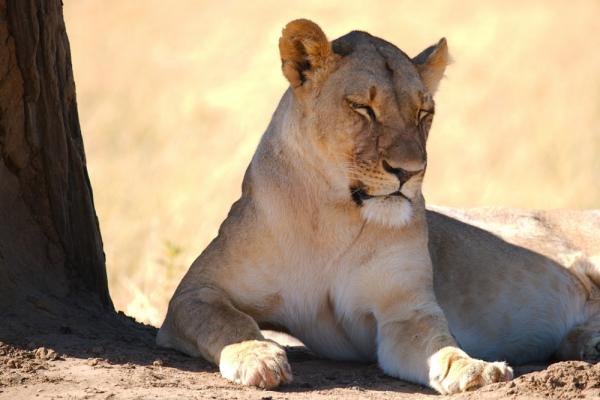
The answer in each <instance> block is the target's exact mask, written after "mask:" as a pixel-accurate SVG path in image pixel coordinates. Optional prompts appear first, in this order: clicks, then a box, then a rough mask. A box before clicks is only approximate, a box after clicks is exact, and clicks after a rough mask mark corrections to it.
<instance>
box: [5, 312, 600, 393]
mask: <svg viewBox="0 0 600 400" xmlns="http://www.w3.org/2000/svg"><path fill="white" fill-rule="evenodd" d="M70 321H72V323H69V324H68V325H65V324H64V323H59V322H57V324H55V325H54V327H53V328H52V329H50V330H47V329H46V330H45V331H44V332H36V331H35V329H30V330H29V332H28V333H27V334H25V335H23V334H15V332H23V329H27V325H26V324H24V323H23V322H22V321H19V323H18V324H19V326H16V325H15V324H12V325H11V321H10V319H4V320H3V321H2V325H3V326H1V327H0V399H240V400H242V399H257V400H275V399H434V398H437V399H442V398H443V397H441V396H438V395H436V394H435V393H434V392H433V391H432V390H430V389H428V388H425V387H422V386H418V385H414V384H410V383H407V382H403V381H399V380H396V379H393V378H390V377H387V376H385V375H384V374H383V373H382V372H381V371H379V370H378V368H377V367H376V366H375V365H364V364H353V363H339V362H331V361H326V360H321V359H318V358H317V357H315V356H314V355H312V354H311V353H309V352H307V351H306V350H305V349H304V348H301V347H288V354H289V358H290V361H291V364H292V369H293V371H294V382H293V383H292V384H290V385H288V386H285V387H283V388H281V389H280V390H277V391H265V390H259V389H254V388H246V387H241V386H237V385H234V384H231V383H229V382H227V381H226V380H225V379H223V378H221V377H220V375H219V373H218V370H217V368H216V367H214V366H212V365H210V364H209V363H207V362H205V361H203V360H199V359H192V358H189V357H187V356H184V355H182V354H179V353H177V352H174V351H168V350H164V349H159V348H157V347H156V346H155V345H154V335H155V334H156V328H154V327H150V326H147V325H141V324H138V323H136V322H135V321H134V320H133V319H131V318H129V317H126V316H124V315H123V314H120V315H118V316H116V317H115V316H112V317H110V318H96V317H85V318H79V319H70ZM32 331H33V332H32ZM99 332H102V334H99ZM11 333H12V334H11ZM516 373H517V375H518V377H517V378H516V379H515V380H514V381H512V382H509V383H505V384H497V385H492V386H489V387H485V388H482V389H480V390H478V391H475V392H470V393H466V394H461V395H456V396H453V397H451V398H452V399H469V400H473V399H505V398H511V399H588V398H589V399H591V398H600V364H596V365H591V364H588V363H584V362H562V363H556V364H552V365H550V366H549V367H547V368H546V366H543V365H542V366H527V367H519V368H517V369H516Z"/></svg>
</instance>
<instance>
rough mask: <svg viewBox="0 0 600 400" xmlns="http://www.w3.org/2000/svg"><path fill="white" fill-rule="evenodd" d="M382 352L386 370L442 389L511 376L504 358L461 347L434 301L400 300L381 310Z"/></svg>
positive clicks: (444, 391) (451, 390)
mask: <svg viewBox="0 0 600 400" xmlns="http://www.w3.org/2000/svg"><path fill="white" fill-rule="evenodd" d="M377 353H378V360H379V365H380V367H381V369H382V370H383V371H384V372H386V373H387V374H389V375H392V376H396V377H399V378H402V379H406V380H410V381H413V382H418V383H421V384H427V385H429V386H431V387H432V388H434V389H435V390H437V391H438V392H440V393H442V394H452V393H457V392H462V391H466V390H471V389H476V388H478V387H481V386H484V385H487V384H490V383H494V382H501V381H508V380H510V379H512V369H511V368H510V367H508V366H507V365H506V364H505V363H503V362H496V363H488V362H485V361H481V360H476V359H473V358H471V357H469V356H468V355H467V354H466V353H465V352H464V351H462V350H460V349H459V348H458V346H457V344H456V341H455V340H454V338H453V337H452V335H451V334H450V331H449V329H448V324H447V322H446V318H445V316H444V314H443V312H442V310H441V308H440V307H439V306H438V305H437V303H435V301H430V302H428V303H421V304H419V305H413V306H409V305H406V304H398V305H397V306H396V307H395V310H389V311H388V312H387V315H381V316H380V318H379V320H378V349H377Z"/></svg>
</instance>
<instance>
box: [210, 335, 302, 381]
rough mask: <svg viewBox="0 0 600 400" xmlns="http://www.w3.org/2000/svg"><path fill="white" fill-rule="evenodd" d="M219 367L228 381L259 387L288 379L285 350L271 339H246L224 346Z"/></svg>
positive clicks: (289, 372) (290, 371) (290, 376)
mask: <svg viewBox="0 0 600 400" xmlns="http://www.w3.org/2000/svg"><path fill="white" fill-rule="evenodd" d="M219 369H220V370H221V375H223V377H224V378H226V379H229V380H230V381H232V382H235V383H241V384H242V385H249V386H258V387H260V388H263V389H271V388H274V387H277V386H279V385H282V384H285V383H289V382H291V381H292V370H291V368H290V365H289V364H288V361H287V356H286V354H285V350H283V349H282V348H281V347H280V346H279V345H278V344H276V343H274V342H271V341H263V340H248V341H245V342H241V343H235V344H230V345H229V346H225V347H224V348H223V350H222V351H221V360H220V362H219Z"/></svg>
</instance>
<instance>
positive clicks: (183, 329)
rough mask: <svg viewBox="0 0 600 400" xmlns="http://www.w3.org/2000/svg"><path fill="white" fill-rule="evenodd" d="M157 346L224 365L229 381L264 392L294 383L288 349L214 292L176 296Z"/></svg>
mask: <svg viewBox="0 0 600 400" xmlns="http://www.w3.org/2000/svg"><path fill="white" fill-rule="evenodd" d="M157 342H158V344H159V345H161V346H164V347H171V348H175V349H178V350H180V351H183V352H185V353H188V354H190V355H198V354H199V355H202V356H203V357H204V358H205V359H206V360H208V361H212V362H214V363H215V364H217V365H218V366H219V369H220V371H221V375H223V377H224V378H226V379H228V380H230V381H232V382H235V383H240V384H243V385H250V386H258V387H261V388H265V389H270V388H274V387H277V386H279V385H282V384H285V383H288V382H291V381H292V372H291V369H290V366H289V364H288V360H287V356H286V353H285V350H284V349H283V348H282V347H281V346H279V345H278V344H277V343H275V342H273V341H271V340H267V339H265V338H264V337H263V335H262V334H261V332H260V330H259V328H258V325H257V324H256V322H255V321H254V320H253V319H252V318H251V317H250V316H249V315H246V314H244V313H243V312H241V311H239V310H238V309H236V308H235V307H234V306H233V304H232V303H231V301H230V300H229V299H228V297H227V295H226V294H225V293H224V292H223V291H221V290H218V289H216V288H214V287H204V288H202V287H200V288H195V289H190V290H182V291H181V292H179V293H176V294H175V296H174V297H173V299H172V300H171V302H170V304H169V310H168V312H167V318H166V319H165V322H164V324H163V326H162V327H161V329H160V331H159V333H158V337H157Z"/></svg>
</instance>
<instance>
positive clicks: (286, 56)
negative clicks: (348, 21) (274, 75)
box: [279, 19, 333, 88]
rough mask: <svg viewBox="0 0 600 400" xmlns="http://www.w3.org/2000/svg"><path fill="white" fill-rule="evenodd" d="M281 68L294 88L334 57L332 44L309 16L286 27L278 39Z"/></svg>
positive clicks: (312, 75)
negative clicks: (308, 18)
mask: <svg viewBox="0 0 600 400" xmlns="http://www.w3.org/2000/svg"><path fill="white" fill-rule="evenodd" d="M279 53H280V55H281V69H282V70H283V75H285V77H286V78H287V80H288V81H289V82H290V85H292V87H293V88H297V87H299V86H302V85H303V84H304V82H306V81H307V80H310V79H311V78H312V77H314V76H315V73H316V72H318V71H319V69H323V68H324V67H325V66H326V65H327V62H328V61H329V60H330V59H331V57H332V54H333V52H332V50H331V44H330V43H329V41H328V40H327V37H326V36H325V34H324V33H323V31H322V30H321V28H319V25H317V24H315V23H314V22H312V21H309V20H307V19H297V20H294V21H292V22H290V23H289V24H287V25H286V27H285V28H283V31H282V33H281V38H280V39H279Z"/></svg>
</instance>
